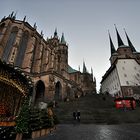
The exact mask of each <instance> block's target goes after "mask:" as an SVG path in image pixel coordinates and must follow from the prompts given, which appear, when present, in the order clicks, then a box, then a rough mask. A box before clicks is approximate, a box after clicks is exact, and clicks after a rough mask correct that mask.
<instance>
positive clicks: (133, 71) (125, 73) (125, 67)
mask: <svg viewBox="0 0 140 140" xmlns="http://www.w3.org/2000/svg"><path fill="white" fill-rule="evenodd" d="M116 67H117V71H118V75H119V79H120V84H121V86H137V85H140V65H139V64H138V63H137V62H136V61H135V59H119V60H118V61H117V64H116Z"/></svg>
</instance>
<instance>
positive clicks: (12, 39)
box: [2, 27, 18, 62]
mask: <svg viewBox="0 0 140 140" xmlns="http://www.w3.org/2000/svg"><path fill="white" fill-rule="evenodd" d="M17 32H18V28H17V27H13V29H12V31H11V33H10V35H9V39H8V41H7V44H6V47H5V49H4V52H3V56H2V58H3V60H4V61H6V62H7V61H8V58H9V55H10V52H11V48H12V46H13V44H14V42H15V39H16V35H17Z"/></svg>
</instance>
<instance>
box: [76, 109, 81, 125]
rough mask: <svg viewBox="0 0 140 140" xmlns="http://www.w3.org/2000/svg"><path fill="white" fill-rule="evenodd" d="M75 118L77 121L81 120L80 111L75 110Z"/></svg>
mask: <svg viewBox="0 0 140 140" xmlns="http://www.w3.org/2000/svg"><path fill="white" fill-rule="evenodd" d="M77 120H78V122H80V120H81V113H80V111H77Z"/></svg>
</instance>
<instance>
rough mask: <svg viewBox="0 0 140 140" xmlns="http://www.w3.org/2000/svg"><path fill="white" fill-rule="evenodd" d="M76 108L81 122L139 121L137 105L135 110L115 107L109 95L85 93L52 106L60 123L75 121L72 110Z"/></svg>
mask: <svg viewBox="0 0 140 140" xmlns="http://www.w3.org/2000/svg"><path fill="white" fill-rule="evenodd" d="M76 110H79V111H80V112H81V121H80V122H81V123H86V124H90V123H94V124H120V123H140V117H139V116H140V107H139V106H137V107H136V109H135V110H126V111H124V110H121V109H116V108H115V103H114V99H113V98H112V97H111V96H109V95H97V94H87V95H86V96H84V97H80V98H77V99H75V100H74V101H69V102H60V103H58V107H56V108H54V112H55V113H56V115H57V117H58V119H59V121H60V123H77V121H75V120H74V119H73V112H74V111H76Z"/></svg>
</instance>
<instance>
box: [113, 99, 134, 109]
mask: <svg viewBox="0 0 140 140" xmlns="http://www.w3.org/2000/svg"><path fill="white" fill-rule="evenodd" d="M114 101H115V107H116V108H117V109H120V108H122V109H132V110H133V109H135V108H136V101H135V99H134V98H133V97H121V98H116V99H115V100H114Z"/></svg>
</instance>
